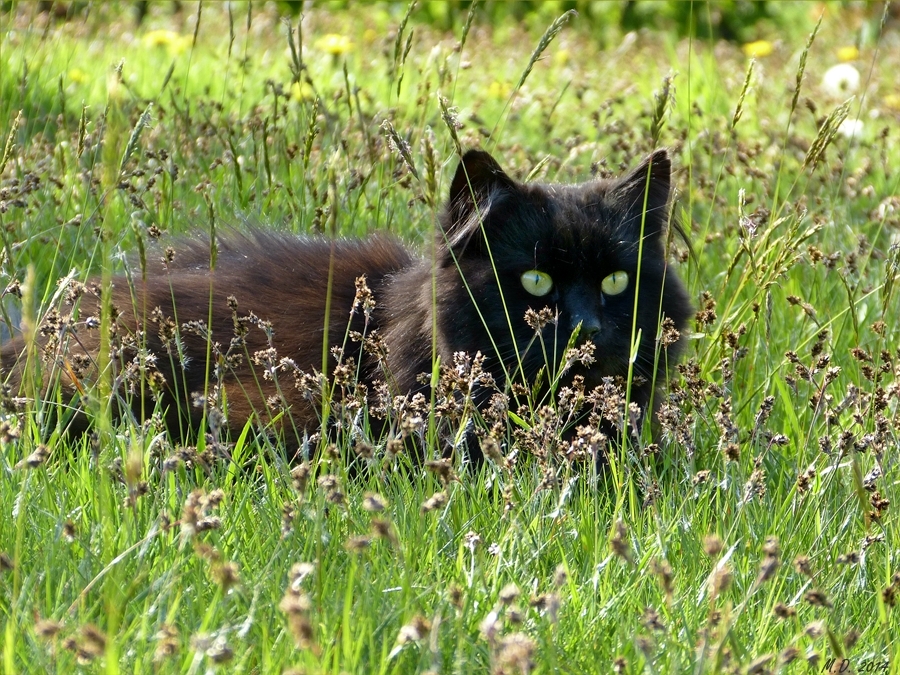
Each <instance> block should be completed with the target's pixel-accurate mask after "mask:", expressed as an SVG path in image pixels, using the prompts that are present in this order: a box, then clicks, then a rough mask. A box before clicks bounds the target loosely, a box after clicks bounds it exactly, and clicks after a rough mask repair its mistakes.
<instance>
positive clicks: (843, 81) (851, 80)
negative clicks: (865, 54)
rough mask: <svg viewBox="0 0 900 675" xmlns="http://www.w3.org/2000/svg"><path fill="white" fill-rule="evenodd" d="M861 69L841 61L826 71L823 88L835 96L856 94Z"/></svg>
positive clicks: (823, 77)
mask: <svg viewBox="0 0 900 675" xmlns="http://www.w3.org/2000/svg"><path fill="white" fill-rule="evenodd" d="M859 82H860V76H859V71H858V70H857V69H856V68H855V67H853V66H852V65H851V64H849V63H839V64H837V65H836V66H832V67H831V68H829V69H828V70H826V71H825V75H823V76H822V89H824V90H825V92H826V93H828V94H829V95H830V96H834V97H835V98H840V97H842V96H843V97H846V96H849V95H850V94H855V93H856V92H857V91H858V90H859Z"/></svg>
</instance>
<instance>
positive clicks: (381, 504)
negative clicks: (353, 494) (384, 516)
mask: <svg viewBox="0 0 900 675" xmlns="http://www.w3.org/2000/svg"><path fill="white" fill-rule="evenodd" d="M386 508H387V502H386V501H385V499H384V497H382V496H381V495H380V494H378V493H377V492H367V493H366V494H365V495H364V496H363V509H364V510H366V511H370V512H372V513H380V512H382V511H384V510H385V509H386Z"/></svg>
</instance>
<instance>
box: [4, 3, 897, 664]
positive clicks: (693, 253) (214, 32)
mask: <svg viewBox="0 0 900 675" xmlns="http://www.w3.org/2000/svg"><path fill="white" fill-rule="evenodd" d="M497 4H498V3H485V7H481V8H478V7H476V8H475V10H473V11H469V8H468V6H466V5H464V4H463V3H448V4H447V5H441V3H423V6H422V7H412V6H411V7H410V8H407V6H405V5H402V4H399V3H390V4H388V3H381V4H372V5H367V6H366V8H365V10H362V9H358V8H357V9H355V10H354V9H352V8H347V7H346V6H343V5H340V4H336V5H334V6H330V5H327V4H322V5H317V4H316V5H314V6H312V7H309V8H307V10H306V11H305V13H304V14H303V16H302V20H301V17H300V16H299V15H292V14H289V13H288V14H284V13H281V12H284V11H286V10H285V6H284V5H277V4H265V5H262V4H260V5H257V4H255V3H253V4H251V3H241V2H234V3H221V4H219V3H205V4H196V3H188V2H183V3H151V4H150V5H149V7H150V10H149V14H148V15H147V16H146V17H144V18H143V20H142V22H140V23H138V21H137V20H136V17H135V13H134V8H133V7H131V6H129V5H127V4H119V3H69V4H62V5H60V6H61V7H63V8H65V7H68V6H72V7H73V11H72V13H71V15H70V16H68V17H65V16H57V15H55V14H54V13H53V12H52V11H51V12H49V13H48V12H41V11H40V6H39V5H38V4H37V3H16V2H13V3H4V4H3V5H2V6H0V153H2V154H0V236H2V249H0V251H2V252H0V289H4V290H2V299H0V301H2V306H0V309H2V315H3V320H4V323H5V324H6V325H7V326H12V327H14V328H13V330H14V331H16V330H18V329H19V328H21V329H22V330H24V331H25V333H26V334H28V335H32V336H34V335H36V334H39V333H40V332H41V330H42V327H48V326H49V327H50V328H49V330H52V329H54V327H56V329H57V330H58V327H59V326H60V325H61V324H65V323H66V322H67V321H72V320H74V319H72V318H71V315H72V312H73V305H72V304H71V303H72V292H71V291H72V289H73V288H77V287H78V284H79V282H89V280H99V282H98V283H100V285H103V284H108V283H109V282H110V279H112V278H113V277H114V276H116V275H121V274H125V273H127V274H128V275H131V277H133V278H136V277H138V276H139V275H141V274H142V273H143V271H144V270H146V269H148V268H150V267H152V266H159V265H160V264H161V263H160V259H161V258H162V257H163V256H164V255H165V249H166V247H168V246H175V247H177V243H178V241H179V237H181V236H185V235H190V236H197V237H212V238H213V239H214V238H215V236H216V233H217V232H222V231H226V230H227V229H228V228H238V229H240V228H242V227H246V226H247V225H248V224H251V225H254V226H258V227H267V228H274V229H277V230H281V231H286V232H295V233H298V234H313V235H318V236H324V237H336V236H363V235H366V234H369V233H372V232H376V231H387V232H391V233H393V234H395V235H397V236H399V237H401V238H402V239H404V240H405V241H407V242H409V243H410V244H412V245H414V246H416V247H418V248H419V249H420V250H421V251H423V253H424V252H427V250H428V247H429V246H430V242H431V241H432V237H433V236H434V227H435V223H436V219H437V214H438V213H439V212H440V209H441V207H442V203H443V201H444V199H445V195H446V193H447V190H448V185H449V180H450V178H451V177H452V175H453V171H454V170H455V167H456V164H457V161H458V158H459V155H460V152H461V150H464V149H466V148H472V147H483V148H485V149H488V150H490V151H491V152H492V153H493V154H494V155H495V156H496V157H497V158H498V159H499V160H500V161H501V163H502V164H503V166H504V168H505V169H506V170H507V171H509V172H510V174H511V175H513V176H515V177H516V178H518V179H520V180H525V179H528V180H538V181H545V182H575V181H582V180H588V179H590V178H591V177H592V176H612V175H619V174H621V173H622V172H623V171H625V170H626V169H627V168H628V167H631V166H634V165H635V164H636V163H637V162H638V161H639V159H640V158H641V157H644V156H646V155H647V154H648V153H650V152H651V151H652V150H653V149H655V148H658V147H667V148H668V149H669V152H670V155H671V157H672V158H673V164H674V166H675V174H674V185H675V187H676V202H675V207H674V208H675V212H676V214H677V215H678V217H679V218H680V220H681V221H682V223H683V224H684V226H685V229H686V231H687V233H688V239H689V241H690V246H688V244H687V243H686V242H684V241H681V240H679V239H678V238H677V237H673V238H672V241H671V251H670V254H671V256H670V257H671V261H672V262H671V264H672V265H673V267H674V269H676V270H677V272H678V274H679V275H680V276H681V277H682V278H683V279H684V280H685V282H686V284H687V286H688V288H689V290H690V293H691V297H692V298H693V299H694V302H695V306H696V309H697V315H696V318H695V320H694V321H693V324H692V326H691V331H690V333H689V334H688V335H687V336H686V339H687V340H688V348H687V350H686V356H685V358H684V360H683V362H682V364H681V365H680V366H679V367H678V369H677V371H675V372H674V373H673V379H672V381H671V382H670V383H669V387H668V394H667V399H666V401H665V402H664V404H663V407H662V409H661V413H662V414H661V415H660V419H658V420H657V425H658V429H657V430H656V435H655V436H654V435H653V434H651V430H650V429H649V426H650V425H647V427H648V428H646V429H644V431H643V433H642V434H641V435H640V438H639V439H637V440H636V442H635V443H633V444H629V445H627V446H625V447H621V448H619V447H616V448H614V449H613V450H612V451H611V455H610V460H609V466H608V467H606V468H605V469H602V470H600V471H599V472H598V471H597V470H596V469H594V468H592V467H591V466H585V465H579V464H578V463H573V462H571V461H568V460H567V458H566V456H565V452H562V451H560V452H559V453H558V454H556V455H554V453H547V454H546V455H543V456H541V455H540V454H539V453H538V454H535V453H534V452H532V451H531V450H532V449H533V448H534V447H537V445H536V444H537V443H538V442H539V441H540V442H543V441H542V440H541V439H545V438H546V436H542V434H544V432H545V431H546V430H545V429H544V428H543V427H541V424H542V421H541V420H542V417H541V411H539V410H531V411H520V413H521V414H516V415H511V416H510V421H509V425H508V429H507V430H506V432H505V435H504V436H503V438H502V439H501V450H502V453H503V454H504V455H505V456H506V457H507V458H512V459H511V460H510V461H486V462H485V463H484V465H483V466H481V467H480V468H478V469H472V468H471V467H465V466H459V465H455V464H450V465H449V466H448V465H440V466H438V465H432V466H430V467H424V466H420V465H417V464H415V463H412V462H410V461H409V458H408V457H405V456H404V455H403V454H402V453H400V454H399V455H396V456H395V455H394V454H393V453H391V452H389V451H388V450H387V449H386V448H385V444H384V443H380V444H379V443H378V442H375V443H373V444H372V445H371V446H366V447H364V448H361V447H360V446H359V444H355V443H354V442H353V441H351V440H350V439H349V438H348V437H347V436H341V437H340V442H339V443H338V444H337V445H334V444H331V443H330V442H329V438H328V436H327V435H322V434H319V435H313V436H311V437H309V436H307V437H306V438H305V440H304V443H305V445H304V449H305V452H307V454H308V456H309V460H308V461H306V462H304V463H302V464H300V465H296V464H292V463H290V462H288V461H287V460H286V458H285V456H284V453H283V452H281V451H280V447H279V443H278V439H277V438H276V439H273V438H272V437H271V436H268V435H266V434H263V433H258V430H256V429H254V428H252V427H248V428H246V429H245V431H244V433H243V434H241V435H240V436H239V437H238V438H231V439H229V440H228V442H227V443H226V442H225V440H220V439H218V438H199V439H198V441H197V445H195V446H189V447H186V446H183V445H180V444H179V443H177V442H175V441H174V439H172V438H170V437H168V436H167V435H166V433H165V428H164V427H163V425H162V424H161V422H160V420H159V419H158V418H151V419H150V420H148V421H147V422H146V423H144V424H139V423H134V422H128V421H127V420H118V419H116V418H115V417H114V416H113V415H112V414H111V412H110V407H109V406H108V405H106V403H107V402H108V399H109V397H110V389H109V386H110V385H109V384H108V383H107V384H106V385H105V388H104V385H103V383H102V382H101V383H98V384H97V388H96V389H91V390H90V391H87V392H85V397H86V399H87V400H88V401H90V407H89V410H90V414H91V415H92V416H93V419H94V426H95V432H94V433H92V434H88V435H84V436H74V437H73V436H70V435H65V434H64V433H63V427H64V424H65V415H64V414H60V412H59V410H60V401H61V400H62V395H61V394H59V392H58V391H57V392H56V393H57V395H58V396H57V398H56V400H54V397H53V395H52V394H51V396H50V397H49V399H50V400H46V398H48V397H44V398H45V400H40V399H41V397H40V396H37V395H36V384H35V379H36V378H37V376H38V375H37V374H38V372H39V368H40V367H41V364H39V361H40V359H39V349H38V348H37V347H33V348H32V349H31V351H30V356H31V358H32V360H33V364H30V367H31V366H33V373H34V375H33V377H30V378H29V377H26V381H25V383H24V385H23V389H22V390H21V391H13V390H11V389H10V388H9V387H7V388H5V389H4V390H3V391H2V392H0V514H2V517H0V626H2V635H0V669H2V672H3V673H4V675H12V674H13V673H20V672H41V673H44V672H46V673H69V672H85V673H119V672H126V673H200V672H227V673H232V672H234V673H273V672H278V673H281V672H283V673H288V672H289V673H295V674H296V673H310V674H311V673H335V674H338V673H473V672H491V673H551V672H563V673H585V672H587V673H595V672H596V673H606V672H616V673H682V672H685V673H686V672H692V673H697V674H700V673H806V672H829V671H830V672H884V673H887V672H894V673H900V630H898V627H897V626H898V609H897V608H896V605H897V604H898V602H900V559H898V551H900V529H898V525H897V521H896V520H895V519H894V517H893V514H894V513H895V512H896V506H894V508H891V505H892V503H893V504H894V505H896V504H897V503H898V502H897V500H898V499H900V490H898V481H897V474H896V473H895V471H897V461H898V448H900V294H898V290H897V284H898V282H900V90H898V88H897V75H896V74H897V73H898V72H900V18H898V16H897V13H896V7H895V6H893V7H892V6H890V5H881V4H877V5H875V4H868V3H768V4H769V5H777V9H776V10H774V12H775V13H774V16H773V17H771V18H769V19H764V20H761V21H759V22H758V23H757V24H755V27H754V29H753V30H754V31H755V32H756V34H755V35H752V36H748V37H746V39H742V40H732V41H726V40H722V39H719V38H715V37H708V36H707V37H704V36H698V35H693V36H692V35H691V34H690V31H688V32H687V33H686V34H685V33H684V32H683V31H682V32H678V31H675V30H674V29H666V27H665V25H663V26H658V27H649V28H644V29H640V30H635V31H629V30H625V29H624V28H621V27H619V26H617V25H616V24H614V23H603V22H602V21H599V20H594V21H589V20H588V18H589V17H588V16H587V13H586V12H585V11H582V12H580V13H579V14H571V13H565V10H566V8H567V7H568V5H567V4H566V3H555V2H554V3H544V4H543V5H541V6H540V7H537V8H535V7H533V6H532V7H531V9H530V10H529V11H528V12H526V13H525V14H524V16H515V15H514V13H513V12H510V13H509V15H508V16H506V17H505V18H504V16H503V13H502V11H500V10H498V9H497V7H496V5H497ZM577 4H578V5H579V7H582V5H583V6H584V7H587V6H588V5H591V4H592V3H577ZM593 4H598V3H593ZM618 4H621V3H618ZM726 4H728V3H722V7H724V6H725V5H726ZM439 5H441V7H443V9H440V8H439V7H438V6H439ZM54 6H56V5H54ZM659 6H662V5H659ZM691 7H692V8H694V9H692V11H696V12H701V13H705V14H711V13H714V12H717V11H720V10H721V7H719V6H718V5H717V3H699V2H698V3H692V5H691ZM488 10H490V11H491V12H493V14H492V20H488V18H487V17H486V16H485V15H484V14H482V12H487V11H488ZM597 11H600V10H597ZM429 12H430V13H431V14H434V13H435V12H437V13H439V14H441V12H443V13H442V14H441V16H440V17H439V19H440V20H435V19H434V16H432V15H431V14H429V15H428V16H425V14H426V13H429ZM447 12H458V13H459V14H458V16H453V15H451V16H447ZM498 14H499V15H500V19H498V18H497V16H498ZM426 19H428V20H426ZM751 38H752V39H751ZM835 66H838V68H836V69H835V68H834V67H835ZM176 255H177V250H176ZM302 290H303V289H298V292H302ZM82 318H83V317H82ZM104 322H105V325H106V329H107V330H108V323H107V322H108V317H107V318H105V319H104ZM4 339H7V338H6V337H4ZM32 345H34V343H33V342H32ZM451 422H452V420H451ZM457 422H458V420H457ZM419 423H422V424H431V423H434V419H433V418H429V419H426V420H424V421H422V420H420V421H419ZM376 440H377V439H376ZM557 440H558V439H557ZM554 443H555V441H554ZM551 445H552V443H551ZM553 447H557V446H556V445H553ZM559 447H562V444H561V443H560V444H559ZM368 453H371V454H372V458H371V459H369V460H367V461H368V462H369V464H370V470H367V471H362V472H351V471H349V469H348V462H349V460H350V459H352V458H354V457H356V456H357V455H359V454H368Z"/></svg>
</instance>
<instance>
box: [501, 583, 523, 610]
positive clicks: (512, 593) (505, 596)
mask: <svg viewBox="0 0 900 675" xmlns="http://www.w3.org/2000/svg"><path fill="white" fill-rule="evenodd" d="M520 594H521V591H520V590H519V587H518V586H516V585H515V584H514V583H510V584H507V585H506V586H504V587H503V588H501V589H500V595H499V598H500V603H501V604H502V605H505V606H506V607H509V606H510V605H511V604H512V603H514V602H515V601H516V600H517V599H518V598H519V595H520Z"/></svg>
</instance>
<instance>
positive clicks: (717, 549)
mask: <svg viewBox="0 0 900 675" xmlns="http://www.w3.org/2000/svg"><path fill="white" fill-rule="evenodd" d="M723 546H724V545H723V544H722V540H721V539H719V537H718V535H715V534H708V535H706V537H705V538H704V539H703V552H704V553H706V555H708V556H709V557H710V558H717V557H718V556H719V554H720V553H721V552H722V548H723Z"/></svg>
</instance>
